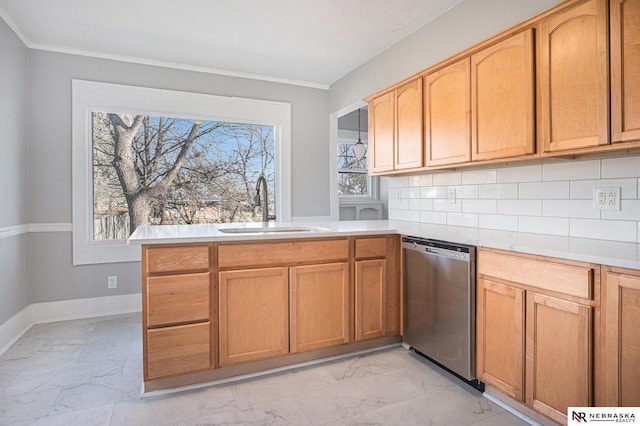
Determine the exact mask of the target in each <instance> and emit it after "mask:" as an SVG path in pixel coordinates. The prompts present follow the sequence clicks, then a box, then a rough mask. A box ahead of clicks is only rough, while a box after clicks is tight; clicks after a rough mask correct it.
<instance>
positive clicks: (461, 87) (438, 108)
mask: <svg viewBox="0 0 640 426" xmlns="http://www.w3.org/2000/svg"><path fill="white" fill-rule="evenodd" d="M424 129H425V143H426V148H427V166H441V165H446V164H456V163H463V162H465V161H469V160H471V69H470V65H469V58H464V59H462V60H460V61H458V62H456V63H454V64H451V65H449V66H448V67H446V68H443V69H441V70H439V71H436V72H434V73H432V74H429V75H427V76H426V77H425V78H424Z"/></svg>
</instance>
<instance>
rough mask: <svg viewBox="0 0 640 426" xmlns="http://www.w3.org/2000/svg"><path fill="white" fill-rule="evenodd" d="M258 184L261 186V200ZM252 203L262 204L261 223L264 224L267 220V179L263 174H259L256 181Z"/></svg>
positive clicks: (255, 204) (258, 205)
mask: <svg viewBox="0 0 640 426" xmlns="http://www.w3.org/2000/svg"><path fill="white" fill-rule="evenodd" d="M260 186H262V187H263V191H262V200H261V199H260ZM253 205H254V206H255V207H260V206H262V223H263V224H265V225H266V224H267V223H268V222H269V190H268V189H267V180H266V179H265V178H264V176H263V175H260V177H259V178H258V181H257V182H256V196H255V197H253Z"/></svg>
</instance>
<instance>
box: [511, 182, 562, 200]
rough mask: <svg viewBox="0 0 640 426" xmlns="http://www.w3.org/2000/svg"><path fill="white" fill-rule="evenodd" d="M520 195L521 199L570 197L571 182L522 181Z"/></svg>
mask: <svg viewBox="0 0 640 426" xmlns="http://www.w3.org/2000/svg"><path fill="white" fill-rule="evenodd" d="M518 185H519V197H520V198H521V199H536V200H544V199H563V198H569V182H568V181H554V182H532V183H520V184H518Z"/></svg>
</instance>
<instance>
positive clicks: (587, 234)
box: [569, 219, 638, 243]
mask: <svg viewBox="0 0 640 426" xmlns="http://www.w3.org/2000/svg"><path fill="white" fill-rule="evenodd" d="M569 220H570V227H571V228H570V233H571V236H572V237H582V238H595V239H598V240H615V241H626V242H630V243H635V242H637V237H638V229H637V228H638V223H637V222H631V221H622V220H602V219H600V220H596V219H569Z"/></svg>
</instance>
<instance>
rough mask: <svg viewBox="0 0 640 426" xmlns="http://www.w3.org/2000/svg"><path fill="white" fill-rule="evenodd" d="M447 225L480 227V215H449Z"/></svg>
mask: <svg viewBox="0 0 640 426" xmlns="http://www.w3.org/2000/svg"><path fill="white" fill-rule="evenodd" d="M447 225H451V226H466V227H470V228H477V227H478V215H477V214H475V213H447Z"/></svg>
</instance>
